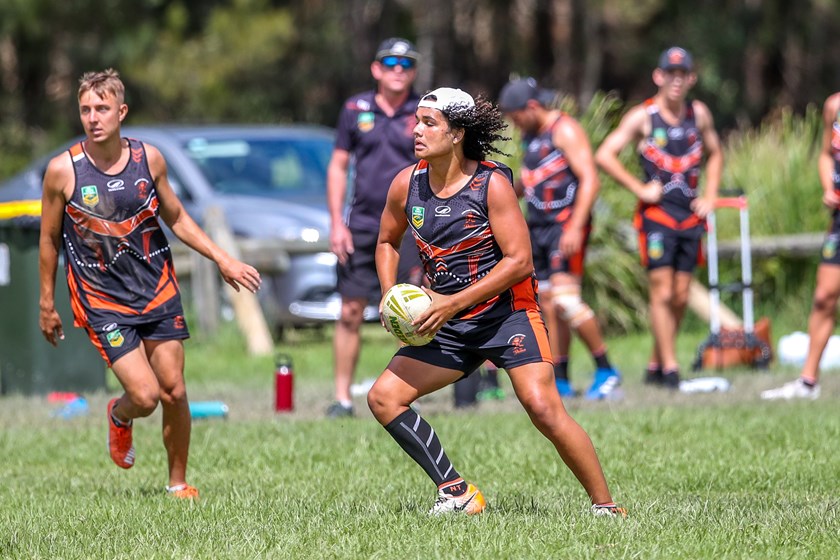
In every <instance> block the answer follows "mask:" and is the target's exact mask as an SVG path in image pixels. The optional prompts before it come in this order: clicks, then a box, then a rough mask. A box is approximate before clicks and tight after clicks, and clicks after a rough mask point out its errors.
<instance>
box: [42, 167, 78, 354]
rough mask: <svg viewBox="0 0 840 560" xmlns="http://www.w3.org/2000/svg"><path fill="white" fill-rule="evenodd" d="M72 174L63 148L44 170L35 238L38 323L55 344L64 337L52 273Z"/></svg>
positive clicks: (69, 192) (70, 188) (55, 268)
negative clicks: (56, 305)
mask: <svg viewBox="0 0 840 560" xmlns="http://www.w3.org/2000/svg"><path fill="white" fill-rule="evenodd" d="M74 185H75V175H74V173H73V166H72V163H71V161H70V156H69V155H68V154H67V153H66V152H65V153H61V154H59V155H57V156H56V157H54V158H53V159H52V160H51V161H50V163H49V165H47V171H46V173H45V174H44V185H43V187H44V188H43V193H42V194H41V236H40V239H39V242H38V249H39V250H38V271H39V275H40V301H39V307H40V314H39V319H38V325H39V327H40V329H41V332H42V333H43V335H44V338H46V339H47V342H49V343H50V344H52V345H53V346H56V345H57V344H58V340H60V339H63V338H64V328H63V326H62V324H61V317H60V316H59V315H58V312H57V311H56V310H55V277H56V271H57V269H58V255H59V251H60V250H61V249H60V247H61V223H62V221H63V219H64V207H65V205H66V204H67V201H68V200H69V199H70V196H71V194H72V192H73V187H74Z"/></svg>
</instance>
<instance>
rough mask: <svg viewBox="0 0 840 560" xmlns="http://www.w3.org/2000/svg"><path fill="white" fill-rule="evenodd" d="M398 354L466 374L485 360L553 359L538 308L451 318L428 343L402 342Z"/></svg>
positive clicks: (506, 363)
mask: <svg viewBox="0 0 840 560" xmlns="http://www.w3.org/2000/svg"><path fill="white" fill-rule="evenodd" d="M396 355H397V356H405V357H406V358H413V359H415V360H419V361H421V362H424V363H427V364H432V365H434V366H438V367H442V368H447V369H454V370H458V371H462V372H464V376H467V375H469V374H471V373H472V372H473V371H475V370H476V369H478V366H480V365H481V364H483V363H484V362H485V361H486V360H490V361H491V362H493V364H495V366H496V367H497V368H504V369H507V370H510V369H511V368H515V367H517V366H522V365H525V364H532V363H536V362H548V363H551V362H552V360H551V348H550V347H549V344H548V333H547V331H546V328H545V323H544V322H543V319H542V315H540V312H539V311H537V310H536V309H531V310H525V309H520V310H518V311H514V312H513V313H511V314H510V315H507V316H504V317H502V318H501V319H496V320H493V319H484V318H477V319H467V320H461V321H458V320H455V321H449V322H448V323H446V324H445V325H444V326H443V327H442V328H441V329H440V330H439V331H438V332H437V334H436V335H435V337H434V338H433V339H432V341H431V342H429V343H428V344H426V345H425V346H403V347H402V348H400V349H399V350H397V353H396Z"/></svg>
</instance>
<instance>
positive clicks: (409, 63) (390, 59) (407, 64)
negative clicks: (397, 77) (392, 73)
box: [379, 56, 414, 70]
mask: <svg viewBox="0 0 840 560" xmlns="http://www.w3.org/2000/svg"><path fill="white" fill-rule="evenodd" d="M379 62H380V63H381V64H382V66H384V67H385V68H388V69H389V70H392V69H394V68H396V67H397V66H398V65H399V66H402V68H403V70H411V69H412V68H414V61H413V60H411V59H410V58H404V57H401V56H386V57H384V58H383V59H382V60H380V61H379Z"/></svg>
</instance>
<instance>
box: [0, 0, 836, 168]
mask: <svg viewBox="0 0 840 560" xmlns="http://www.w3.org/2000/svg"><path fill="white" fill-rule="evenodd" d="M395 35H398V36H404V37H407V38H409V39H412V40H414V41H415V42H416V43H417V45H418V47H419V49H420V50H421V52H422V53H423V54H424V59H423V61H422V64H421V66H420V69H419V76H418V83H417V86H418V89H419V90H422V91H425V90H426V89H430V88H432V87H436V86H440V85H453V86H460V87H463V88H465V89H467V90H469V91H471V92H473V93H476V92H482V93H484V94H485V95H488V96H489V97H491V98H495V96H496V94H497V93H498V91H499V89H500V88H501V87H502V85H503V84H504V83H505V82H506V81H507V80H508V79H509V78H510V77H511V76H512V75H531V76H534V77H536V78H537V79H539V80H540V82H541V83H542V84H543V85H544V86H546V87H551V88H556V89H559V90H562V91H564V92H566V93H567V94H569V95H571V96H572V97H573V98H574V99H576V100H577V102H578V105H579V106H583V107H585V106H586V105H587V104H588V103H589V100H591V99H592V98H593V96H595V95H596V93H597V92H598V91H615V92H617V94H618V96H619V97H620V98H621V99H622V100H623V101H626V102H637V101H640V100H641V99H643V98H644V97H646V96H648V95H650V94H651V93H652V92H653V91H654V90H653V85H652V83H651V79H650V73H651V70H652V68H653V66H655V64H656V60H657V57H658V55H659V53H660V52H661V51H662V50H663V49H665V48H667V47H668V46H671V45H673V44H679V45H681V46H684V47H685V48H687V49H689V50H690V51H691V52H692V53H693V54H694V56H695V60H696V64H697V67H698V70H699V73H700V81H699V83H698V86H697V87H696V89H695V94H696V96H697V97H698V98H701V99H703V100H704V101H706V102H707V103H708V104H709V106H710V107H711V108H712V110H713V112H714V114H715V116H716V119H717V124H718V127H719V128H720V129H721V130H723V131H724V132H726V131H727V130H734V129H742V130H743V129H744V128H746V127H751V126H754V125H757V124H759V123H760V122H761V121H763V120H764V119H766V118H768V117H770V118H772V117H773V116H774V115H775V114H777V113H778V112H779V110H780V109H782V108H790V109H792V110H793V111H795V112H803V111H804V110H805V109H806V107H807V105H808V104H811V103H820V102H821V101H822V100H823V99H824V98H825V97H826V95H828V94H829V93H831V92H832V91H835V90H836V89H838V88H840V66H838V61H840V42H838V41H833V40H832V39H833V38H834V37H837V36H840V0H803V1H799V2H789V1H786V0H707V1H705V2H699V3H697V2H685V1H684V0H457V1H454V2H453V1H452V0H424V1H423V2H416V1H409V0H285V1H282V0H75V1H73V2H67V1H66V0H0V154H2V155H0V178H2V177H5V176H7V175H9V174H10V173H12V172H13V171H15V170H17V169H19V168H20V167H22V166H23V165H25V163H26V162H27V161H28V160H29V159H30V158H31V157H32V156H33V155H37V154H40V153H43V152H44V151H46V150H48V149H50V148H52V147H53V146H55V145H56V144H58V143H60V142H62V141H64V140H66V139H67V138H68V137H69V136H71V135H73V134H78V133H80V132H81V129H80V127H79V124H78V116H77V114H76V89H77V85H78V77H79V76H80V75H81V74H82V73H83V72H85V71H88V70H98V69H103V68H105V67H109V66H113V67H115V68H117V69H118V70H119V71H120V72H121V74H122V75H123V78H124V80H125V82H126V85H127V89H128V95H127V102H128V103H129V106H130V109H131V112H130V117H129V122H131V123H133V124H138V123H142V122H193V123H195V122H210V123H216V122H251V123H276V122H292V121H295V122H309V123H319V124H325V125H328V126H333V125H334V124H335V121H336V118H337V115H338V110H339V107H340V104H341V101H342V100H343V99H344V98H346V97H347V96H348V95H350V94H352V93H355V92H356V91H359V90H362V89H366V88H368V87H370V86H371V85H372V80H371V77H370V73H369V69H368V65H369V62H370V60H371V58H372V55H373V52H374V51H375V49H376V45H377V44H378V43H379V42H380V41H381V40H382V39H384V38H386V37H389V36H395Z"/></svg>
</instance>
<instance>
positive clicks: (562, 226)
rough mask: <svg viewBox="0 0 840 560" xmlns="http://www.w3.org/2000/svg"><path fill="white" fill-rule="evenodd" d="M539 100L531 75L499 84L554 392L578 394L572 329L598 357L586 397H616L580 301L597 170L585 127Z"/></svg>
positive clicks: (601, 346) (612, 376) (594, 328)
mask: <svg viewBox="0 0 840 560" xmlns="http://www.w3.org/2000/svg"><path fill="white" fill-rule="evenodd" d="M543 99H544V96H543V94H542V92H541V90H540V88H539V87H538V86H537V82H536V81H535V80H534V79H533V78H525V79H521V80H514V81H511V82H509V83H508V84H506V85H505V87H504V88H502V91H501V93H500V94H499V108H500V109H501V110H502V111H504V112H505V113H506V114H507V116H508V117H509V118H510V119H511V121H513V124H514V125H516V127H517V128H518V129H519V130H520V131H522V135H523V136H522V141H523V144H524V156H523V159H522V170H521V177H520V180H519V181H518V182H517V183H518V185H517V186H518V188H517V190H518V191H520V192H521V194H522V195H523V196H524V198H525V201H526V202H527V204H528V218H527V221H528V230H529V232H530V236H531V250H532V252H533V258H534V269H535V272H536V275H537V279H538V280H539V281H540V283H541V286H540V295H541V296H542V297H541V298H540V303H541V307H542V310H543V314H544V316H545V318H546V324H547V326H548V332H549V335H550V337H549V339H550V340H551V349H552V354H553V359H554V377H555V384H556V386H557V391H558V392H559V393H560V396H562V397H573V396H575V394H576V392H575V390H574V389H573V388H572V385H571V383H570V382H569V379H568V362H569V345H570V342H571V340H570V338H571V337H570V328H571V329H574V330H575V332H577V334H578V336H580V338H581V340H582V341H583V342H584V344H586V346H587V348H588V349H589V351H590V353H591V354H592V357H593V359H594V360H595V367H596V370H595V375H594V379H593V382H592V385H591V386H590V388H589V390H588V391H587V392H586V398H588V399H592V400H599V399H604V398H607V397H609V396H610V395H612V394H614V390H615V388H616V387H617V386H618V385H619V384H620V382H621V376H620V375H619V373H618V372H617V371H616V370H615V368H613V367H612V365H611V364H610V361H609V359H608V358H607V347H606V344H605V343H604V339H603V337H602V336H601V329H600V327H599V326H598V320H597V318H596V317H595V314H594V313H593V312H592V309H591V308H590V307H589V306H588V305H587V304H586V302H584V301H583V299H582V298H581V281H582V279H583V265H584V258H585V254H586V245H587V241H588V239H589V232H590V231H591V229H592V226H591V222H592V218H591V215H592V205H593V204H594V203H595V199H596V197H597V196H598V190H599V189H600V182H599V181H598V170H597V169H596V168H595V162H594V161H593V159H592V148H591V147H590V145H589V139H588V138H587V136H586V132H585V131H584V130H583V127H582V126H580V124H579V123H578V122H577V121H576V120H575V119H573V118H572V117H571V116H569V115H567V114H565V113H563V112H562V111H558V110H550V109H548V108H547V107H546V106H545V104H544V101H543Z"/></svg>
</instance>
